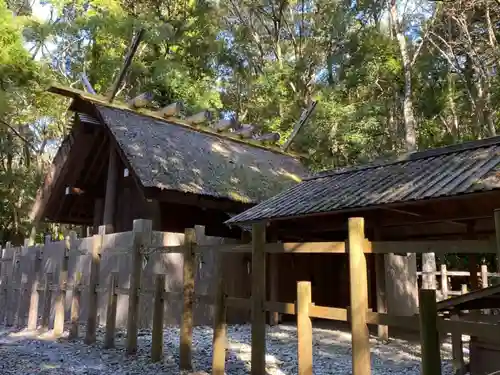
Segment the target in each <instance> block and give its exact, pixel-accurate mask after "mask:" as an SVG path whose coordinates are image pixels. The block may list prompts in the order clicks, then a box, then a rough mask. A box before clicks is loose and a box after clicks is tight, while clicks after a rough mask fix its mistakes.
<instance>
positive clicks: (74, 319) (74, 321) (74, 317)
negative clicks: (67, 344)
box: [69, 272, 82, 339]
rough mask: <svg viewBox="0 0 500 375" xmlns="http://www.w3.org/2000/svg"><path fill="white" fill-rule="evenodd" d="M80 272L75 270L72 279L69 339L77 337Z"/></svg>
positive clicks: (80, 292)
mask: <svg viewBox="0 0 500 375" xmlns="http://www.w3.org/2000/svg"><path fill="white" fill-rule="evenodd" d="M81 283H82V273H81V272H77V273H76V275H75V278H74V280H73V292H72V293H71V326H70V329H69V339H76V338H77V337H78V326H79V324H80V299H81V294H82V291H81Z"/></svg>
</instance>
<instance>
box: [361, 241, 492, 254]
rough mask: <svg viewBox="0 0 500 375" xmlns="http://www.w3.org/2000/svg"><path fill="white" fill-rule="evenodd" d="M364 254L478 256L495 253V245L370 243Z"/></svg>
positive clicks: (485, 242)
mask: <svg viewBox="0 0 500 375" xmlns="http://www.w3.org/2000/svg"><path fill="white" fill-rule="evenodd" d="M365 252H368V253H374V254H387V253H415V254H424V253H435V254H448V253H458V254H480V253H496V248H495V243H494V242H493V241H490V240H451V241H441V240H440V241H412V242H405V241H379V242H372V243H371V246H367V247H366V248H365Z"/></svg>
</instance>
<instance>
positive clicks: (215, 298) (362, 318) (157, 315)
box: [0, 218, 500, 375]
mask: <svg viewBox="0 0 500 375" xmlns="http://www.w3.org/2000/svg"><path fill="white" fill-rule="evenodd" d="M130 234H131V236H129V237H128V240H129V241H128V242H127V243H128V244H129V245H127V246H125V247H121V248H120V247H119V246H116V245H115V246H114V247H113V249H112V251H114V252H117V253H121V254H128V255H130V258H131V264H132V267H131V272H130V276H131V280H130V286H129V287H128V288H121V287H119V286H118V285H117V277H118V275H117V274H113V273H111V276H110V278H109V281H108V283H107V285H106V286H101V285H100V284H99V276H98V275H99V269H100V266H101V257H102V255H103V252H102V249H103V244H104V243H105V242H106V240H107V236H111V235H105V234H103V233H102V232H100V234H99V235H96V236H93V238H92V241H91V243H92V246H91V251H90V257H91V258H90V262H89V264H88V268H89V277H88V280H87V282H86V283H84V282H82V278H81V277H76V278H74V280H73V281H72V282H69V281H68V264H69V262H68V258H69V255H70V254H71V253H72V252H79V251H81V249H80V248H77V249H74V248H73V247H72V242H74V239H73V241H72V240H71V239H68V240H67V241H66V245H65V251H64V254H63V259H61V263H60V264H61V266H60V267H59V272H58V279H57V281H55V280H56V279H55V278H54V277H55V273H50V272H49V273H45V274H44V277H43V283H41V284H40V283H39V282H38V281H37V280H40V277H41V269H42V268H41V259H42V251H43V248H42V247H40V248H36V249H31V250H33V251H31V252H32V253H33V254H35V255H36V256H34V257H33V269H34V270H36V272H37V277H36V278H35V281H34V282H33V283H32V284H31V285H32V287H31V288H27V287H26V280H23V279H21V280H20V282H19V280H17V279H15V278H10V279H9V275H15V274H16V273H15V272H14V271H15V270H16V269H17V267H19V263H20V262H17V261H16V259H17V254H18V253H19V251H14V252H12V258H10V259H9V258H8V257H3V259H2V268H4V266H6V267H11V271H12V272H10V273H5V277H3V278H2V284H1V290H2V298H3V299H4V302H7V301H10V300H15V298H11V297H16V296H19V297H20V298H19V299H17V302H18V303H17V304H16V305H15V306H17V308H16V310H15V311H14V314H12V310H8V309H7V310H5V309H2V311H3V312H7V313H8V314H12V315H14V317H17V319H18V320H17V322H16V323H17V324H20V319H19V317H23V312H22V310H23V308H24V307H22V306H24V305H23V304H22V303H21V301H23V300H26V299H27V298H24V297H27V296H29V302H28V303H27V309H28V327H29V328H31V329H34V328H36V327H37V325H38V322H39V321H40V323H41V324H40V325H41V327H42V328H48V327H49V323H50V319H51V316H50V311H51V309H52V293H54V294H55V299H54V306H53V307H54V309H55V316H54V323H53V324H54V332H55V333H56V334H60V333H61V332H62V331H63V328H64V320H65V319H64V317H65V314H64V309H65V294H66V293H67V292H69V291H71V304H70V306H71V312H70V322H69V324H70V333H71V337H72V338H74V339H75V338H77V337H79V332H78V327H79V325H78V322H79V320H80V312H81V308H80V306H81V301H82V299H83V298H85V299H86V300H85V301H84V302H83V303H84V304H87V305H88V311H87V316H86V319H85V322H86V334H85V337H84V341H85V342H86V343H88V344H90V343H93V342H95V341H96V326H97V298H98V297H97V295H98V293H106V295H107V299H108V301H109V302H108V305H107V311H106V327H105V338H104V346H106V347H113V346H114V337H115V327H116V324H115V323H116V313H117V297H118V295H120V294H126V295H128V297H129V298H128V316H127V341H126V352H127V353H128V354H133V353H135V352H136V350H137V334H138V327H139V324H138V321H139V317H140V310H139V296H140V295H143V294H147V293H149V294H152V295H153V296H154V302H153V306H154V308H153V312H152V315H153V332H152V338H153V339H152V346H151V359H152V360H153V361H158V360H161V358H162V355H163V347H162V345H163V337H162V336H163V324H164V319H163V314H164V312H165V300H166V298H168V297H169V296H171V294H172V292H170V291H167V290H166V289H165V277H166V276H168V274H165V273H159V274H157V275H156V276H155V279H154V287H152V288H147V287H144V285H141V276H142V272H143V264H144V258H145V257H151V256H152V255H153V254H155V253H170V254H172V253H174V254H182V255H183V257H184V261H183V282H182V284H183V286H182V292H181V293H180V295H178V296H177V297H179V298H180V300H181V301H182V313H181V315H182V319H181V330H180V338H179V345H180V368H181V370H191V369H192V332H193V306H194V303H195V301H198V302H200V303H204V304H208V305H213V306H214V307H215V309H214V310H215V312H214V315H213V317H214V319H213V325H214V334H213V353H212V374H216V375H223V374H224V368H225V357H226V356H225V351H226V342H227V339H226V311H227V308H228V307H234V308H240V309H246V310H251V311H252V334H251V337H252V354H251V374H252V375H262V374H265V373H266V370H265V355H266V328H265V327H266V320H265V316H266V314H267V313H268V312H278V313H282V314H294V315H296V316H297V325H298V327H297V329H298V366H299V374H301V375H312V373H313V369H312V363H313V358H312V357H313V351H312V324H311V318H323V319H330V320H337V321H349V322H350V323H351V331H352V356H353V357H352V358H353V361H352V366H353V374H354V375H369V374H370V372H371V369H370V344H369V333H368V325H370V324H373V325H384V326H394V327H402V328H405V329H414V330H416V331H420V334H421V342H422V370H423V374H424V375H431V374H432V375H439V374H440V373H441V366H440V350H439V338H438V333H449V332H452V333H453V334H454V335H461V334H468V335H473V336H477V337H481V338H488V339H493V340H497V339H498V337H500V326H499V325H494V324H483V323H477V322H473V321H463V320H457V321H455V320H452V319H449V318H448V317H446V316H438V312H437V309H436V296H435V293H436V292H435V290H421V291H420V293H419V298H420V307H419V308H420V314H419V315H415V316H394V315H389V314H386V313H377V312H373V311H371V310H369V309H368V281H367V266H366V258H365V254H367V253H378V254H384V253H392V252H395V250H397V249H400V246H401V244H400V243H397V244H395V243H391V242H370V241H368V240H366V239H365V236H364V222H363V219H362V218H353V219H349V237H348V240H347V241H346V242H319V243H266V235H265V224H263V223H259V224H254V225H253V229H252V243H251V244H230V245H224V244H220V245H217V246H214V245H206V246H204V245H200V244H197V243H196V242H195V240H194V232H193V230H192V229H187V230H186V233H185V236H184V242H183V244H182V245H180V246H179V245H177V246H169V245H163V244H161V242H162V241H161V240H160V241H159V240H158V239H155V238H156V237H161V236H162V235H163V234H162V233H161V232H153V231H151V222H149V221H146V220H136V221H134V230H133V232H131V233H130ZM462 242H464V243H462ZM472 242H474V246H473V248H474V249H477V251H478V252H492V251H493V252H495V251H496V248H495V246H494V244H493V245H492V244H491V242H489V241H472ZM410 247H411V249H412V251H413V252H420V253H423V252H429V251H432V247H433V244H432V243H429V242H425V243H418V242H414V243H411V244H409V245H406V246H405V249H406V250H407V251H408V249H409V248H410ZM435 248H436V249H438V252H439V251H441V252H442V251H443V249H446V250H447V251H449V252H460V249H463V251H464V252H465V251H470V249H471V243H470V241H451V242H450V241H441V242H440V243H436V244H435ZM430 249H431V250H430ZM214 250H215V253H216V254H217V265H218V266H217V272H216V280H217V282H216V283H215V286H216V287H215V288H214V289H213V291H214V293H196V291H195V280H194V274H195V270H196V268H197V262H198V256H199V255H200V254H205V253H207V252H210V251H212V252H214ZM457 250H458V251H457ZM110 251H111V250H110ZM227 252H230V253H242V252H243V253H251V254H252V297H251V299H247V298H236V297H233V296H229V295H228V294H227V289H226V288H227V283H226V282H227V275H225V274H224V270H223V267H222V258H223V257H222V256H221V254H223V253H227ZM5 253H7V252H3V255H5ZM266 253H344V254H346V256H347V257H348V259H349V268H350V306H351V307H350V308H346V309H342V308H332V307H325V306H316V305H315V304H313V303H312V300H311V284H310V281H307V280H305V281H299V282H298V283H297V301H296V303H282V302H277V301H268V300H267V299H266V281H265V280H266V279H265V277H264V275H265V267H266V256H265V255H266ZM84 290H86V292H87V293H86V295H83V294H82V291H84ZM42 292H43V298H41V297H42ZM40 301H41V302H42V309H41V310H42V314H41V316H39V314H38V312H39V306H38V305H39V304H40ZM6 305H7V303H3V304H2V306H6ZM0 320H1V322H3V321H4V320H5V321H6V322H7V323H8V324H9V323H10V324H12V321H13V320H12V316H10V317H5V316H3V315H2V316H1V317H0Z"/></svg>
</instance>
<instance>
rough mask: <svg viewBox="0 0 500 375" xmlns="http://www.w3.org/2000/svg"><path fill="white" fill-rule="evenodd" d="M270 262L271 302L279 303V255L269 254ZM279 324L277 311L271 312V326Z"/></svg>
mask: <svg viewBox="0 0 500 375" xmlns="http://www.w3.org/2000/svg"><path fill="white" fill-rule="evenodd" d="M267 257H268V258H267V259H268V260H269V267H268V269H269V300H270V301H272V302H278V301H279V298H278V291H279V261H278V260H279V258H278V257H279V254H267ZM278 324H279V313H278V312H277V311H269V325H271V326H275V325H278Z"/></svg>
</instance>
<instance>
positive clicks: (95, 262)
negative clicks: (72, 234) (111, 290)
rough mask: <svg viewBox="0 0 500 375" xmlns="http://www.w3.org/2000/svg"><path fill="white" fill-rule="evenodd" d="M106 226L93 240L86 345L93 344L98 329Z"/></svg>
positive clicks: (102, 227) (101, 227)
mask: <svg viewBox="0 0 500 375" xmlns="http://www.w3.org/2000/svg"><path fill="white" fill-rule="evenodd" d="M105 233H106V226H104V225H101V226H100V227H99V234H96V235H94V236H93V238H92V259H91V260H90V277H89V289H88V293H89V294H88V316H87V332H86V333H85V340H84V342H85V344H87V345H90V344H93V343H94V342H95V340H96V329H97V303H98V294H97V287H98V286H99V272H100V266H101V250H102V242H103V237H104V234H105Z"/></svg>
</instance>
